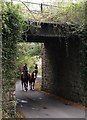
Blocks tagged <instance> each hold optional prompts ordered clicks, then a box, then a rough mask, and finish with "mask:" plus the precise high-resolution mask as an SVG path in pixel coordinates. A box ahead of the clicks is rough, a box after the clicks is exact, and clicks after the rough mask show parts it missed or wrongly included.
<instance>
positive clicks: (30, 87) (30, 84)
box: [30, 82, 32, 90]
mask: <svg viewBox="0 0 87 120" xmlns="http://www.w3.org/2000/svg"><path fill="white" fill-rule="evenodd" d="M30 90H32V82H30Z"/></svg>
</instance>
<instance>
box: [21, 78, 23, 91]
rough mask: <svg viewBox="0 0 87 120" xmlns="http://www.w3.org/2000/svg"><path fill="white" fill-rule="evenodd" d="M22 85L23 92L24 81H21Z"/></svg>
mask: <svg viewBox="0 0 87 120" xmlns="http://www.w3.org/2000/svg"><path fill="white" fill-rule="evenodd" d="M21 84H22V90H23V80H21Z"/></svg>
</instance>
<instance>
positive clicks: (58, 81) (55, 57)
mask: <svg viewBox="0 0 87 120" xmlns="http://www.w3.org/2000/svg"><path fill="white" fill-rule="evenodd" d="M27 24H28V27H27V28H28V30H27V32H26V33H25V35H26V42H39V43H44V45H43V54H42V90H45V91H48V92H51V93H54V94H56V95H59V96H62V97H64V98H67V99H69V100H73V101H75V102H80V103H83V104H84V103H85V95H84V93H85V92H84V86H83V81H82V79H81V76H80V73H81V71H80V70H81V68H80V47H81V46H80V45H81V39H80V37H79V36H78V34H76V31H75V30H76V28H77V26H75V25H70V24H67V23H55V22H52V23H49V22H48V23H46V22H44V23H43V22H41V23H39V22H35V21H34V22H31V21H28V23H27ZM31 26H32V27H31ZM24 38H25V36H24Z"/></svg>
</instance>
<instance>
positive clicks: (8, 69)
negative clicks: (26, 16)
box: [1, 2, 25, 118]
mask: <svg viewBox="0 0 87 120" xmlns="http://www.w3.org/2000/svg"><path fill="white" fill-rule="evenodd" d="M1 6H2V77H3V101H8V100H10V99H11V98H10V96H13V94H10V92H11V91H15V78H16V55H17V54H16V52H17V42H18V41H20V40H22V32H23V28H24V26H25V24H24V22H23V18H22V15H21V14H20V7H19V6H16V5H11V4H10V3H8V2H7V3H1ZM12 100H13V101H14V100H15V99H14V98H13V99H12ZM14 103H15V102H14ZM8 104H9V105H8ZM8 104H7V103H5V102H4V106H3V117H7V118H8V117H13V118H14V117H15V110H12V109H11V110H10V109H9V110H7V106H8V107H9V108H15V104H10V103H8ZM11 111H12V112H11ZM13 111H14V112H13Z"/></svg>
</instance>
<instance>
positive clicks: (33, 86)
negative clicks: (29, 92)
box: [33, 82, 35, 90]
mask: <svg viewBox="0 0 87 120" xmlns="http://www.w3.org/2000/svg"><path fill="white" fill-rule="evenodd" d="M34 86H35V82H33V90H34Z"/></svg>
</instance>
